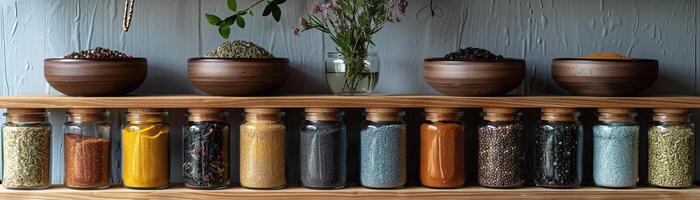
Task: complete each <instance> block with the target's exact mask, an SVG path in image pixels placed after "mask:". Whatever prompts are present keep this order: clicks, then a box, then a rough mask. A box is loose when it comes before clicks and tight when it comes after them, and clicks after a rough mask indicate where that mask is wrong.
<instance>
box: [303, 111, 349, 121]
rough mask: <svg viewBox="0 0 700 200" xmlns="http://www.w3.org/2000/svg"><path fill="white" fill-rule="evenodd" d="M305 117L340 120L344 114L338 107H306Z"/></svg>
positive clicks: (315, 119)
mask: <svg viewBox="0 0 700 200" xmlns="http://www.w3.org/2000/svg"><path fill="white" fill-rule="evenodd" d="M304 112H306V114H305V115H304V118H305V119H306V120H309V121H339V120H340V117H341V116H343V114H342V113H340V109H338V108H305V109H304Z"/></svg>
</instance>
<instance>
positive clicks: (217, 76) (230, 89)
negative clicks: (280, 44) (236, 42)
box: [187, 58, 289, 96]
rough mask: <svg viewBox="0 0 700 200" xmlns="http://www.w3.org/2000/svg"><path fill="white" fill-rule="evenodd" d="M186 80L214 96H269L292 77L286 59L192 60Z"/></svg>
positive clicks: (188, 66) (189, 61) (188, 62)
mask: <svg viewBox="0 0 700 200" xmlns="http://www.w3.org/2000/svg"><path fill="white" fill-rule="evenodd" d="M187 77H188V78H189V79H190V81H192V84H194V85H195V86H197V87H198V88H199V89H201V90H202V91H204V92H206V93H207V94H211V95H223V96H250V95H266V94H268V93H270V92H272V91H275V90H277V89H279V88H280V87H282V85H284V82H285V81H287V77H289V59H286V58H266V59H255V58H192V59H189V60H188V61H187Z"/></svg>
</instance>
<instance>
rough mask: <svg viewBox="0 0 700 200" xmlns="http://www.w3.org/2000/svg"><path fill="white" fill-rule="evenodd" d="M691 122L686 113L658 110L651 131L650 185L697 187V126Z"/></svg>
mask: <svg viewBox="0 0 700 200" xmlns="http://www.w3.org/2000/svg"><path fill="white" fill-rule="evenodd" d="M690 118H691V114H690V113H689V111H688V110H686V109H654V116H653V119H654V123H653V124H652V125H651V127H650V128H649V185H652V186H657V187H664V188H688V187H691V186H692V185H693V176H694V174H693V167H694V166H693V163H694V162H695V159H694V158H695V151H694V148H695V124H693V123H692V122H691V121H690V120H691V119H690Z"/></svg>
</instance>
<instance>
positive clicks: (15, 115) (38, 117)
mask: <svg viewBox="0 0 700 200" xmlns="http://www.w3.org/2000/svg"><path fill="white" fill-rule="evenodd" d="M5 117H7V121H8V122H43V121H46V118H47V112H46V109H43V108H8V109H7V113H5Z"/></svg>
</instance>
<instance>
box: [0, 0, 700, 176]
mask: <svg viewBox="0 0 700 200" xmlns="http://www.w3.org/2000/svg"><path fill="white" fill-rule="evenodd" d="M251 2H252V0H243V1H241V2H240V3H239V4H240V5H249V4H250V3H251ZM313 2H314V1H311V0H293V1H288V3H286V4H285V5H284V6H283V17H282V22H281V23H274V22H273V21H272V19H270V18H259V17H249V18H248V23H247V25H248V27H247V28H246V29H245V30H240V29H236V30H235V31H234V32H233V33H232V38H233V39H244V40H250V41H253V42H256V43H258V44H260V45H261V46H263V47H265V48H267V49H269V50H271V51H272V52H273V53H274V54H275V55H276V56H280V57H288V58H290V60H291V61H292V66H293V70H292V73H293V74H292V76H291V79H290V80H289V81H288V83H287V84H286V86H285V87H284V88H283V89H282V90H281V91H280V93H283V94H310V93H314V94H315V93H328V92H329V91H328V89H327V87H326V86H325V83H324V80H323V71H324V69H323V58H324V56H325V53H326V52H329V51H333V50H334V45H333V44H332V42H331V41H330V40H329V39H327V38H324V36H323V35H321V34H320V33H319V32H307V33H303V35H302V36H294V35H292V34H291V28H292V27H294V26H295V23H296V21H297V18H298V17H299V16H301V15H302V14H303V13H305V10H306V9H307V8H308V7H309V5H310V4H311V3H313ZM409 3H410V6H409V15H408V16H407V17H406V18H405V19H404V21H403V22H402V23H400V24H391V25H388V26H387V27H386V28H385V29H384V30H383V31H382V32H380V33H379V34H378V35H377V36H376V40H375V41H376V43H377V46H376V47H375V48H374V51H377V52H379V55H380V59H381V62H382V66H381V74H380V82H379V85H378V88H377V92H378V93H388V94H435V91H434V90H432V89H431V88H430V87H429V86H428V85H427V84H426V83H425V81H424V80H423V75H422V59H423V58H425V57H431V56H441V55H443V54H445V53H447V52H449V51H452V50H454V49H456V48H458V47H466V46H476V47H482V48H487V49H491V50H493V51H495V52H497V53H501V54H504V55H506V56H508V57H517V58H524V59H526V60H527V63H528V77H527V79H526V81H525V83H524V84H523V85H522V86H521V87H520V88H519V89H518V90H517V91H514V93H516V94H544V93H554V94H559V93H561V92H562V91H561V89H560V88H558V87H557V86H556V84H555V83H553V81H552V80H551V78H550V75H549V64H550V62H551V59H552V58H556V57H570V56H577V55H582V54H587V53H592V52H599V51H613V52H619V53H623V54H627V55H630V56H634V57H642V58H655V59H659V60H660V63H661V78H660V80H659V81H658V83H657V84H656V85H655V86H654V87H653V88H652V89H650V90H649V91H647V94H649V95H662V94H677V95H695V94H697V92H698V89H697V88H698V87H697V86H698V81H697V80H698V77H699V76H698V74H697V68H698V65H697V59H698V57H699V56H700V52H698V51H697V45H698V44H700V42H699V41H698V40H697V38H696V33H697V32H698V31H699V30H700V29H699V28H698V26H697V25H698V23H697V15H698V14H700V10H699V9H698V5H697V2H696V1H694V0H685V1H684V0H607V1H606V0H467V1H463V0H435V3H434V5H433V8H434V9H435V11H436V12H435V14H436V15H435V16H431V15H430V6H429V1H428V0H412V1H409ZM239 7H240V6H239ZM122 12H123V2H122V1H121V0H118V1H117V0H98V1H95V0H3V1H2V2H0V63H2V65H0V66H2V70H0V77H1V79H0V94H1V95H28V94H59V93H58V92H57V91H56V90H54V89H52V88H51V87H50V86H49V85H48V84H47V83H46V81H45V80H44V78H43V73H42V69H43V64H42V61H43V59H44V58H47V57H58V56H62V55H65V54H68V53H70V52H72V51H76V50H79V49H88V48H93V47H96V46H102V47H107V48H112V49H116V50H121V51H124V52H129V53H132V54H134V55H136V56H141V57H147V58H148V59H149V67H150V71H149V77H148V79H147V80H146V82H145V83H144V84H143V85H142V87H141V88H139V89H138V90H137V93H141V94H189V93H199V91H197V90H196V89H195V88H194V87H193V86H192V85H191V84H190V82H189V81H188V80H187V78H186V74H185V72H186V65H185V63H186V59H187V58H189V57H195V56H198V55H201V54H202V53H203V52H205V51H207V50H208V49H211V48H214V47H215V46H217V45H218V44H219V43H220V42H221V41H222V39H221V38H220V37H219V36H218V34H217V32H216V29H215V28H214V27H212V26H210V25H208V24H207V23H206V21H205V19H204V18H203V17H202V16H203V14H204V13H205V12H209V13H212V12H213V13H217V14H219V15H224V14H228V11H227V9H226V7H225V1H224V0H199V1H197V0H147V1H146V0H137V1H136V7H135V14H134V15H135V16H134V22H133V23H132V28H131V31H130V32H129V33H124V32H122V31H121V27H120V24H121V13H122ZM256 13H261V12H260V11H257V12H256ZM233 111H234V112H235V113H237V112H239V111H238V110H233ZM64 112H65V110H52V113H53V114H52V116H53V117H52V122H54V127H55V129H56V131H55V133H54V149H56V151H54V156H53V161H54V162H53V163H54V164H53V165H52V166H53V174H54V176H53V181H54V182H56V183H60V182H62V159H63V157H62V151H61V150H62V149H63V146H62V133H61V131H59V130H60V128H61V123H62V121H63V117H62V116H63V114H64ZM115 113H117V112H116V111H115ZM183 113H184V112H183V111H182V110H172V111H171V117H170V118H171V123H172V125H173V126H174V127H180V126H181V124H182V122H183V121H184V118H182V117H181V115H182V114H183ZM292 113H298V111H294V112H292ZM234 116H237V115H236V114H234ZM294 116H296V117H294ZM294 116H292V117H290V118H291V119H288V121H293V122H298V120H300V118H299V117H298V115H294ZM119 118H120V116H119V115H117V114H115V115H113V121H114V122H115V124H117V123H118V122H119ZM238 120H239V119H238V118H237V117H235V118H234V119H231V121H232V122H235V123H234V124H236V123H237V122H238ZM0 121H2V119H0ZM292 127H295V126H292ZM290 129H291V128H290ZM174 130H176V131H174V133H173V137H172V141H173V149H174V151H173V153H172V154H171V155H172V156H171V157H172V159H173V166H171V169H172V170H171V171H172V172H173V175H172V177H173V179H174V180H175V181H180V180H181V176H180V174H179V173H180V171H179V170H178V169H179V162H180V160H181V158H180V157H181V156H180V154H181V152H179V151H178V149H180V148H181V147H180V146H179V145H180V143H181V141H180V140H181V137H180V136H179V134H180V132H181V131H179V128H174ZM113 138H114V144H115V148H114V152H115V155H118V152H119V149H118V146H117V145H116V144H118V143H119V134H118V133H117V134H115V135H114V136H113ZM235 139H236V137H234V140H235ZM292 141H294V140H293V139H292ZM235 147H237V145H234V148H235ZM289 149H290V150H294V148H293V147H290V148H289ZM233 156H234V158H235V159H237V156H235V155H233ZM235 159H234V160H235ZM290 159H294V158H290ZM117 165H118V162H115V166H117ZM234 166H235V165H234ZM291 168H292V169H290V171H293V170H294V169H293V167H291ZM115 175H116V176H115V177H118V174H115ZM235 177H236V176H235V175H234V178H235ZM117 181H118V180H117Z"/></svg>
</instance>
